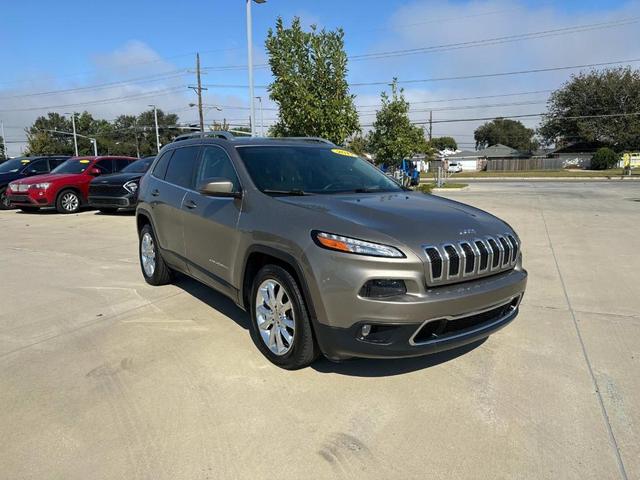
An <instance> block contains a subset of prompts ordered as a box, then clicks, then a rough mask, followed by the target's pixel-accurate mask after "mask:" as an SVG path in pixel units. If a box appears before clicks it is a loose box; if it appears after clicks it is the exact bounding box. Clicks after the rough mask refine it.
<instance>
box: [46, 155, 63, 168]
mask: <svg viewBox="0 0 640 480" xmlns="http://www.w3.org/2000/svg"><path fill="white" fill-rule="evenodd" d="M66 161H67V159H66V158H65V157H60V158H50V159H49V168H50V169H51V170H53V169H54V168H56V167H58V166H60V165H62V164H63V163H64V162H66Z"/></svg>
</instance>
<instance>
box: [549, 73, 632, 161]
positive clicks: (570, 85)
mask: <svg viewBox="0 0 640 480" xmlns="http://www.w3.org/2000/svg"><path fill="white" fill-rule="evenodd" d="M547 107H548V113H547V115H546V116H545V118H544V120H543V123H542V126H541V127H540V129H539V132H540V135H541V136H542V138H543V139H544V140H545V141H546V142H547V143H556V144H558V143H560V144H567V143H574V142H589V143H591V142H599V143H604V144H608V145H611V146H612V147H613V148H614V149H616V150H618V151H621V150H627V149H628V150H637V149H640V115H637V112H640V70H632V69H631V68H630V67H626V68H615V69H607V70H602V71H595V72H588V73H580V74H578V75H574V76H572V77H571V79H570V80H569V81H568V82H567V83H565V84H564V85H563V86H562V87H561V88H560V89H558V90H556V91H555V92H553V93H552V94H551V97H550V98H549V102H548V106H547ZM619 114H622V115H619ZM625 114H630V115H625ZM603 115H615V116H603ZM577 117H582V118H577Z"/></svg>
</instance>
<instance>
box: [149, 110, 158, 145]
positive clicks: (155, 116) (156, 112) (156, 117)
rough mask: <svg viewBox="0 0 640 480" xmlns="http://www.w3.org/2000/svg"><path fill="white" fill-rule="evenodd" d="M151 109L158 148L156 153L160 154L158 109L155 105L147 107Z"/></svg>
mask: <svg viewBox="0 0 640 480" xmlns="http://www.w3.org/2000/svg"><path fill="white" fill-rule="evenodd" d="M149 106H150V107H153V118H154V119H155V122H156V146H157V147H158V153H160V131H159V130H158V109H157V108H156V106H155V105H149Z"/></svg>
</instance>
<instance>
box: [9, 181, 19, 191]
mask: <svg viewBox="0 0 640 480" xmlns="http://www.w3.org/2000/svg"><path fill="white" fill-rule="evenodd" d="M8 189H9V190H11V191H12V192H17V191H18V185H17V184H15V183H10V184H9V187H8Z"/></svg>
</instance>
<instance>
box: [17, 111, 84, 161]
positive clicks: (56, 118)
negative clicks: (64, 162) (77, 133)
mask: <svg viewBox="0 0 640 480" xmlns="http://www.w3.org/2000/svg"><path fill="white" fill-rule="evenodd" d="M54 130H56V131H59V132H71V131H72V127H71V120H70V119H67V118H66V117H65V116H64V115H60V114H59V113H54V112H49V113H47V116H46V117H45V116H40V117H38V118H37V119H36V121H35V122H33V125H31V127H29V128H27V129H26V133H27V148H26V152H25V153H26V154H27V155H55V154H62V155H73V154H74V149H73V137H71V136H66V135H60V134H56V133H54Z"/></svg>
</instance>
